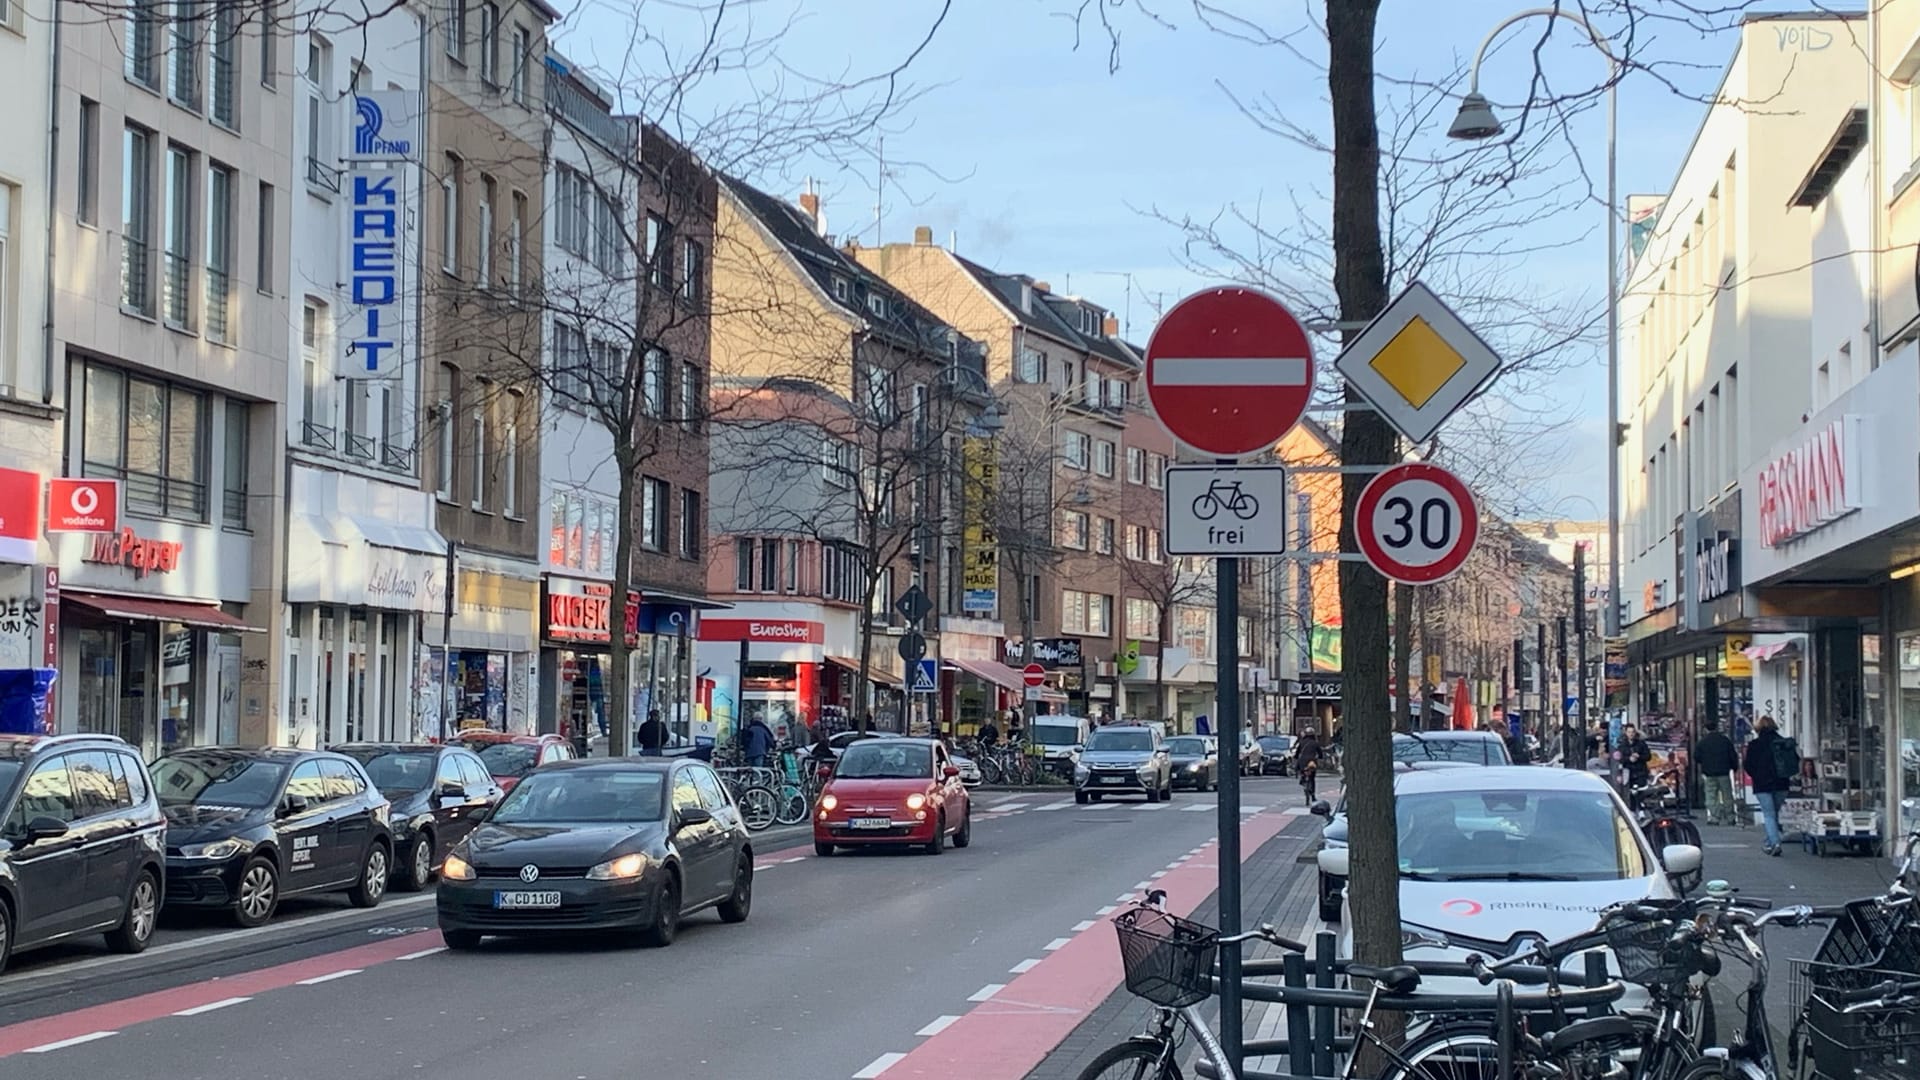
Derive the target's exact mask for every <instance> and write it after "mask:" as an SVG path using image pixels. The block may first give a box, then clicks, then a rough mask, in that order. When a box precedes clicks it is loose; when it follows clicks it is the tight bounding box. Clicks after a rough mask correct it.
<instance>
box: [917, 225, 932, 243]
mask: <svg viewBox="0 0 1920 1080" xmlns="http://www.w3.org/2000/svg"><path fill="white" fill-rule="evenodd" d="M913 245H914V246H915V247H932V246H933V228H932V227H931V226H927V225H915V226H914V227H913Z"/></svg>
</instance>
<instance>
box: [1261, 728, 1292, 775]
mask: <svg viewBox="0 0 1920 1080" xmlns="http://www.w3.org/2000/svg"><path fill="white" fill-rule="evenodd" d="M1258 742H1259V743H1260V775H1262V776H1285V775H1287V773H1288V772H1289V771H1290V770H1291V769H1292V767H1293V736H1291V735H1262V736H1260V737H1259V739H1258Z"/></svg>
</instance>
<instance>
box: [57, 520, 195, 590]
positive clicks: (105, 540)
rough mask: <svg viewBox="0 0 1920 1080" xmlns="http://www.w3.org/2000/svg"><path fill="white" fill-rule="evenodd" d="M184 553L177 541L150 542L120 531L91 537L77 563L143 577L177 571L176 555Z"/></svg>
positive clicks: (182, 545)
mask: <svg viewBox="0 0 1920 1080" xmlns="http://www.w3.org/2000/svg"><path fill="white" fill-rule="evenodd" d="M186 550H187V545H185V544H183V543H181V542H180V541H178V540H153V539H149V538H147V537H144V536H140V535H139V534H137V533H135V532H134V531H133V530H132V529H121V530H120V531H119V532H118V533H102V534H100V535H98V536H95V537H94V538H93V543H92V544H91V545H90V546H89V547H88V548H87V551H86V554H84V555H82V556H81V557H80V561H82V562H90V563H101V564H103V565H106V566H124V567H126V568H127V569H129V570H131V571H133V576H134V577H136V578H143V577H146V576H147V575H148V574H171V573H173V572H174V571H175V570H178V569H180V556H181V555H183V554H185V553H186Z"/></svg>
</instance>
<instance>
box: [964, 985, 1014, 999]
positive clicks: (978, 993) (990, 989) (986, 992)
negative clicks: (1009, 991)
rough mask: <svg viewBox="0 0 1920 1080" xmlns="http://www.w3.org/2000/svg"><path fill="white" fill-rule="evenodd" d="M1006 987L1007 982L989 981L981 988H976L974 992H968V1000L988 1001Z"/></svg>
mask: <svg viewBox="0 0 1920 1080" xmlns="http://www.w3.org/2000/svg"><path fill="white" fill-rule="evenodd" d="M1006 988H1007V984H1006V983H988V984H987V985H985V986H983V987H981V988H980V989H978V990H975V991H974V992H973V993H971V994H968V995H967V1000H968V1001H988V1000H991V999H992V998H993V995H995V994H997V993H999V992H1000V991H1002V990H1005V989H1006Z"/></svg>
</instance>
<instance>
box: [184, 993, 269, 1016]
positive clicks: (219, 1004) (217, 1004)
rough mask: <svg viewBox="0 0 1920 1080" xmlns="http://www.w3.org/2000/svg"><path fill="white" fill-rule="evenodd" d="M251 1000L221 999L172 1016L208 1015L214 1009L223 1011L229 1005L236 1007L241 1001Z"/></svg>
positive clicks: (246, 998)
mask: <svg viewBox="0 0 1920 1080" xmlns="http://www.w3.org/2000/svg"><path fill="white" fill-rule="evenodd" d="M252 1000H253V999H252V998H250V997H230V998H222V999H220V1000H219V1001H209V1002H207V1003H206V1004H205V1005H195V1006H194V1007H193V1008H191V1009H181V1010H180V1011H179V1012H177V1013H174V1014H173V1015H175V1016H199V1015H200V1014H201V1013H210V1012H213V1011H214V1010H215V1009H224V1008H226V1007H227V1006H229V1005H238V1004H240V1003H241V1002H243V1001H252Z"/></svg>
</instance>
